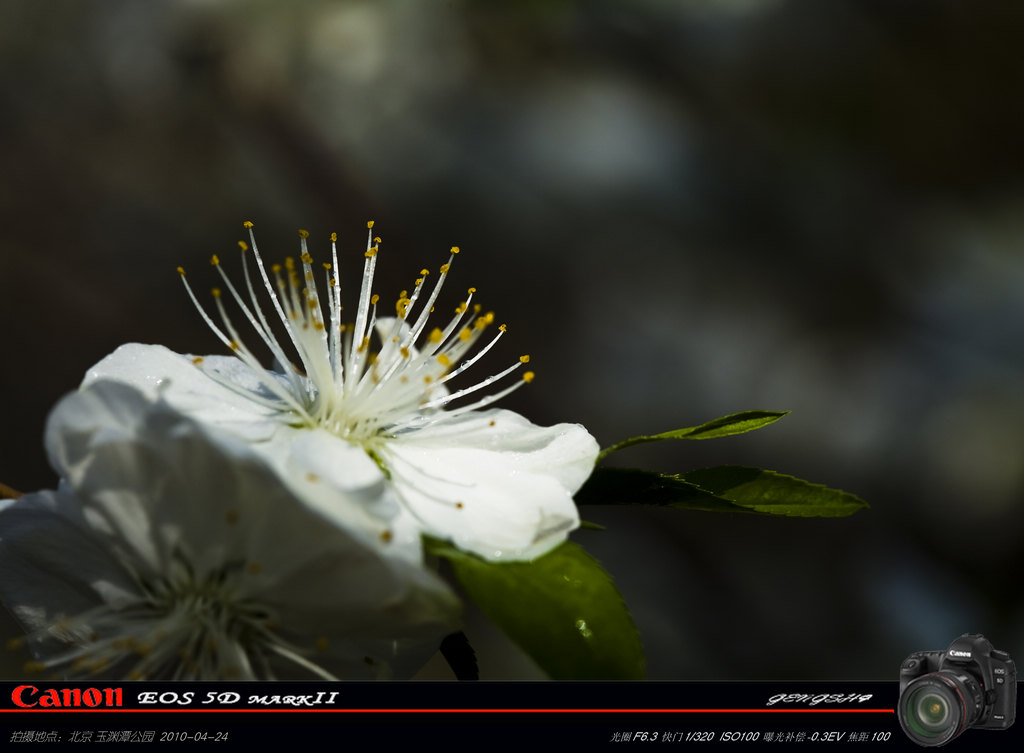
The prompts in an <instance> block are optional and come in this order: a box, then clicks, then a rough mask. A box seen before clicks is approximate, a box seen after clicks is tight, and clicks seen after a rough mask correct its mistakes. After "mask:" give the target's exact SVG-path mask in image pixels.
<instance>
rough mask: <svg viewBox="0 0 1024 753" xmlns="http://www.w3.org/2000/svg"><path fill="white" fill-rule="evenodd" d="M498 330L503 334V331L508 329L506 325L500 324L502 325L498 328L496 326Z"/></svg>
mask: <svg viewBox="0 0 1024 753" xmlns="http://www.w3.org/2000/svg"><path fill="white" fill-rule="evenodd" d="M498 329H499V330H501V331H502V332H504V331H505V330H507V329H508V325H507V324H502V325H499V326H498Z"/></svg>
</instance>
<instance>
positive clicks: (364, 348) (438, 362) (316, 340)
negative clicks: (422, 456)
mask: <svg viewBox="0 0 1024 753" xmlns="http://www.w3.org/2000/svg"><path fill="white" fill-rule="evenodd" d="M244 224H245V227H246V228H248V230H249V240H250V242H251V250H252V255H253V256H255V259H256V265H257V268H258V271H259V278H260V281H262V283H263V287H264V288H265V289H266V291H267V293H268V294H269V297H270V302H271V304H272V305H273V308H274V310H275V311H276V313H277V318H278V319H279V320H280V323H281V325H282V326H283V328H284V331H285V332H286V334H287V339H286V342H289V343H290V346H291V347H290V349H289V351H286V349H285V346H284V345H282V343H281V341H280V340H278V338H277V337H276V335H275V334H274V332H273V330H272V328H271V325H270V322H269V321H268V318H267V317H266V315H265V314H264V312H263V309H262V307H261V306H260V304H259V300H258V297H257V295H256V286H255V285H254V284H253V276H252V275H251V274H250V269H249V264H248V261H247V257H248V255H249V250H250V244H248V243H246V242H245V241H239V244H238V245H239V247H240V248H241V250H242V269H243V279H244V283H245V284H244V289H245V293H246V295H244V296H243V294H242V293H241V292H240V291H239V289H238V288H237V287H236V286H235V285H234V284H233V283H232V282H231V280H230V279H229V278H228V276H227V274H226V273H225V272H224V271H223V269H222V268H221V265H220V259H219V258H218V257H217V256H216V255H215V256H213V257H212V258H211V260H210V261H211V264H213V266H215V267H216V268H217V271H218V272H219V273H220V275H221V278H222V279H223V282H224V285H225V287H226V288H227V290H228V292H229V294H230V295H231V297H232V298H234V300H235V302H236V303H237V304H238V306H239V307H240V308H241V310H242V312H243V315H244V316H245V318H246V319H247V320H248V321H249V324H250V325H251V326H252V327H253V329H254V330H255V331H256V333H257V335H258V336H259V338H260V339H261V340H262V341H263V343H264V344H265V345H266V346H267V347H268V348H269V349H270V352H271V353H272V354H273V356H274V359H275V361H276V362H277V364H279V366H280V368H281V369H282V371H283V373H277V372H273V371H269V370H267V369H265V368H264V367H263V366H262V365H261V364H260V362H259V360H258V359H257V358H256V356H255V355H253V353H252V351H250V350H249V349H248V348H247V347H246V346H245V345H244V344H243V342H242V338H241V337H240V335H239V333H238V331H237V329H236V328H235V327H234V325H233V324H232V322H231V320H230V318H229V317H228V314H227V311H226V309H225V308H224V305H223V303H222V300H221V299H222V292H221V290H220V289H219V288H214V289H213V297H214V302H215V305H216V307H217V311H218V314H219V315H220V318H221V322H222V324H223V328H222V327H220V326H218V325H217V324H215V323H214V321H213V320H212V318H211V317H210V316H209V315H208V314H207V313H206V311H205V310H204V309H203V307H202V306H201V305H200V304H199V302H198V300H197V299H196V296H195V294H194V293H193V292H192V288H191V286H189V284H188V281H187V280H186V279H185V271H184V270H183V269H182V268H181V267H179V268H178V272H179V273H180V274H181V276H182V280H183V281H184V283H185V288H186V290H187V291H188V295H189V296H190V298H191V299H192V302H193V303H194V304H195V306H196V308H197V309H198V310H199V312H200V314H201V315H202V317H203V319H204V320H205V321H206V323H207V324H208V325H209V326H210V328H211V329H212V330H213V332H214V333H215V334H216V335H217V337H218V338H220V340H221V341H222V342H223V343H224V344H225V345H226V346H227V347H229V348H230V349H231V351H232V352H233V353H234V354H235V355H236V356H237V357H238V358H239V359H240V360H241V361H242V362H243V363H244V364H245V365H246V366H247V367H248V368H249V370H250V371H251V372H252V373H253V374H254V375H255V376H256V378H257V381H258V384H259V386H260V389H259V391H258V392H254V391H253V390H251V389H249V388H245V387H242V386H240V385H239V384H237V382H235V381H234V380H232V379H230V378H228V377H226V376H224V375H222V374H220V373H218V372H217V371H216V370H215V369H205V368H204V372H205V373H207V374H208V375H210V376H211V377H212V378H214V379H216V380H217V381H218V382H220V383H221V384H223V385H224V386H226V387H228V388H229V389H232V390H233V391H235V392H237V393H240V394H243V395H244V396H245V397H246V398H248V399H250V400H253V401H254V402H256V403H258V404H260V405H261V406H263V407H265V408H270V409H272V410H273V411H274V412H275V413H276V414H277V415H279V416H280V417H282V420H284V421H286V422H288V423H290V424H292V425H297V426H306V427H309V428H313V427H323V428H325V429H327V430H328V431H330V432H332V433H334V434H335V435H337V436H339V437H341V438H343V439H346V440H347V441H349V442H352V443H354V444H357V445H360V446H362V447H363V448H364V449H366V450H367V451H368V452H371V453H373V452H376V450H378V449H379V448H380V446H381V445H382V442H383V441H384V440H385V439H387V438H389V437H393V436H396V435H398V434H401V433H403V432H408V431H414V430H416V429H419V428H423V427H424V426H427V425H432V424H436V423H438V422H440V421H444V420H448V419H450V418H451V417H453V416H456V415H459V414H461V413H465V412H468V411H472V410H478V409H480V408H482V407H484V406H486V405H489V404H491V403H493V402H495V401H497V400H500V399H501V398H503V397H504V396H505V395H507V394H509V393H510V392H512V391H513V390H515V389H518V388H519V387H521V386H522V385H523V384H525V383H528V382H530V381H532V379H533V372H531V371H528V372H526V373H524V374H523V376H522V379H521V380H517V381H516V382H515V383H514V384H511V385H509V386H506V387H504V388H503V389H501V390H499V391H498V392H496V393H494V394H491V395H487V396H486V397H483V398H480V399H478V400H476V401H475V402H472V403H469V404H465V403H462V398H465V397H467V396H469V395H471V394H473V393H475V392H478V391H480V390H483V389H485V388H487V387H490V386H491V385H492V384H494V383H496V382H498V381H499V380H502V379H504V378H505V377H507V376H509V375H510V374H511V373H512V372H514V371H515V370H517V369H519V368H520V367H521V366H523V365H524V364H526V363H528V362H529V360H530V358H529V356H522V357H521V358H520V359H519V360H518V361H517V362H516V363H513V364H512V365H511V366H509V367H508V368H506V369H504V370H503V371H501V372H499V373H497V374H494V375H492V376H490V377H487V378H486V379H483V380H482V381H480V382H477V383H476V384H473V385H471V386H468V387H463V388H461V389H459V390H457V391H452V390H451V389H449V387H448V382H449V381H450V380H451V379H453V378H455V377H457V376H459V375H460V374H462V373H463V372H465V371H466V370H467V369H469V368H470V367H471V366H473V365H474V364H475V363H476V362H477V361H479V360H480V358H482V357H483V356H484V355H485V354H486V353H487V352H488V351H489V350H490V349H491V348H492V347H494V345H495V343H497V341H498V340H499V339H500V338H501V336H502V335H503V334H504V333H505V331H506V327H505V325H504V324H502V325H501V326H499V327H498V331H497V333H496V334H495V335H494V336H493V337H492V338H491V339H490V340H489V341H487V342H486V344H485V345H483V346H482V347H481V348H479V349H477V350H476V352H475V354H474V355H472V356H470V352H471V351H472V350H473V349H474V348H475V347H476V346H477V344H478V342H479V341H480V339H481V337H482V336H483V334H484V331H485V330H486V329H487V328H488V327H489V326H490V325H491V324H493V322H494V314H493V313H490V312H488V313H483V314H482V313H481V307H480V306H479V305H477V304H473V303H472V301H473V296H474V294H475V293H476V289H475V288H470V289H469V291H468V293H467V296H466V300H464V301H462V302H461V303H459V304H458V306H456V307H455V310H454V313H453V315H452V316H451V318H450V319H449V320H448V321H447V322H446V323H445V324H444V326H443V327H441V326H434V327H429V322H430V316H431V314H432V313H433V312H434V310H435V303H436V301H437V298H438V296H439V295H440V292H441V288H442V286H443V284H444V281H445V279H446V278H447V276H448V272H449V270H450V268H451V265H452V262H453V261H454V259H455V257H456V255H458V253H459V248H458V247H457V246H456V247H452V249H451V251H450V255H449V258H448V261H447V262H446V263H445V264H443V265H441V267H440V270H439V273H438V278H437V282H436V283H435V284H434V285H433V288H432V289H431V290H430V292H429V293H426V292H425V290H426V287H425V286H426V280H427V278H428V276H429V275H430V270H428V269H423V270H421V271H420V273H419V276H418V277H417V278H416V280H415V282H414V284H413V286H412V289H411V292H410V291H409V290H403V291H402V292H401V294H400V295H399V296H398V300H397V302H396V303H395V316H393V317H391V316H388V317H383V316H382V317H378V311H377V306H378V302H379V300H380V297H379V296H378V295H377V294H376V293H373V292H372V286H373V277H374V272H375V270H376V265H377V258H378V251H379V248H380V242H381V239H380V238H379V237H377V236H374V235H373V231H372V228H373V222H368V223H367V229H368V233H367V242H366V251H365V252H364V254H363V257H364V260H363V276H362V283H361V286H360V291H359V304H358V308H357V311H356V317H355V321H354V322H351V323H345V322H343V321H342V305H341V284H340V278H339V276H338V274H337V271H338V250H337V234H334V233H332V234H331V262H330V263H324V264H322V267H323V269H324V273H325V275H324V290H325V295H324V297H325V298H326V299H327V305H326V312H327V313H326V316H325V313H324V310H325V307H324V305H323V302H322V301H321V297H320V293H319V291H318V288H317V283H316V276H317V275H316V273H315V272H314V262H313V258H312V257H311V256H310V254H309V250H308V248H307V238H308V237H309V233H307V232H306V231H305V230H300V231H299V238H300V244H301V248H300V251H301V254H300V257H299V261H298V262H296V261H295V259H293V258H288V259H286V260H285V264H284V265H283V267H282V265H279V264H275V265H273V266H272V267H271V268H270V272H269V273H268V271H267V269H266V266H265V265H264V263H263V259H262V257H261V256H260V254H259V251H258V250H257V247H256V238H255V235H254V234H253V230H252V223H251V222H246V223H244ZM428 327H429V328H428ZM288 352H293V353H295V354H296V355H297V357H298V358H297V360H295V359H293V358H290V357H289V356H288ZM195 363H196V364H197V365H198V366H200V367H201V368H202V367H203V362H202V359H195ZM453 401H460V404H459V405H458V406H457V407H454V408H450V407H449V405H450V404H451V403H452V402H453Z"/></svg>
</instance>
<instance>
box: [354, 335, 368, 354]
mask: <svg viewBox="0 0 1024 753" xmlns="http://www.w3.org/2000/svg"><path fill="white" fill-rule="evenodd" d="M369 347H370V338H369V337H364V338H363V341H362V342H361V343H359V347H358V348H356V350H357V351H359V352H360V353H362V352H363V351H364V350H366V349H367V348H369Z"/></svg>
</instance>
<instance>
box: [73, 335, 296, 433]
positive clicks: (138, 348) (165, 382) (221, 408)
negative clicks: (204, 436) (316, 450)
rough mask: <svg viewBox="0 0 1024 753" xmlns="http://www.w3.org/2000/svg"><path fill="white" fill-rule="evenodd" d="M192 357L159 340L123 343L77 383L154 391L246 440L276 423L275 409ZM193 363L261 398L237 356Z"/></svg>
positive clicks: (263, 393)
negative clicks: (109, 383)
mask: <svg viewBox="0 0 1024 753" xmlns="http://www.w3.org/2000/svg"><path fill="white" fill-rule="evenodd" d="M195 360H196V359H194V358H192V357H189V356H183V355H180V354H178V353H175V352H174V351H172V350H168V349H167V348H165V347H164V346H162V345H143V344H140V343H128V344H126V345H122V346H120V347H119V348H118V349H117V350H115V351H114V352H113V353H111V354H110V355H109V356H107V357H106V358H104V359H103V360H102V361H100V362H99V363H97V364H96V365H95V366H93V367H92V368H91V369H89V371H88V372H86V375H85V379H83V381H82V388H83V389H84V388H87V387H89V386H91V385H92V384H93V383H94V382H96V381H98V380H100V379H112V380H115V381H118V382H123V383H125V384H130V385H132V386H133V387H136V388H138V389H140V390H142V391H143V392H144V393H146V394H147V395H150V396H156V395H158V394H159V395H161V396H162V397H164V399H166V400H167V401H168V402H170V403H171V404H172V405H174V406H175V407H176V408H177V409H178V410H181V411H184V412H185V413H188V414H191V415H198V416H201V417H202V420H203V421H204V422H208V423H211V424H217V425H218V426H220V427H221V428H224V429H227V430H230V431H231V432H232V433H234V434H237V435H239V436H241V437H242V438H243V439H246V440H248V441H250V442H258V441H262V440H265V439H268V438H270V437H271V436H272V435H273V433H274V431H275V430H276V429H277V427H278V425H279V423H278V422H277V421H274V420H273V417H274V416H275V415H276V412H275V411H273V410H271V409H268V408H264V407H263V406H261V405H259V404H258V403H256V402H254V401H253V400H251V399H248V398H247V397H245V396H244V394H240V393H239V392H238V391H234V390H231V389H228V388H227V387H225V386H223V385H222V384H219V383H218V382H217V381H215V380H214V379H212V378H211V377H210V376H208V375H207V374H204V373H203V369H200V368H197V364H196V363H195ZM199 362H200V364H202V365H203V367H204V369H208V370H210V371H213V372H215V373H217V374H219V375H221V376H223V377H224V378H226V379H228V380H229V381H231V382H233V383H235V384H237V385H238V388H239V390H240V391H241V392H243V393H244V392H249V393H251V394H253V395H254V396H264V397H266V391H265V388H264V387H262V386H261V385H260V383H259V380H257V379H256V378H255V376H254V375H253V373H252V370H251V369H249V368H248V367H247V366H245V365H244V364H243V363H241V362H240V361H239V360H238V359H237V358H231V357H228V356H204V357H202V358H201V359H199Z"/></svg>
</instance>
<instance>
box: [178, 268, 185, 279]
mask: <svg viewBox="0 0 1024 753" xmlns="http://www.w3.org/2000/svg"><path fill="white" fill-rule="evenodd" d="M178 274H179V275H181V276H182V277H184V276H185V268H184V267H178Z"/></svg>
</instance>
